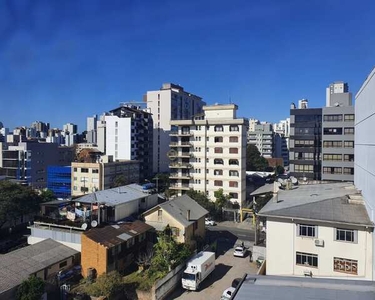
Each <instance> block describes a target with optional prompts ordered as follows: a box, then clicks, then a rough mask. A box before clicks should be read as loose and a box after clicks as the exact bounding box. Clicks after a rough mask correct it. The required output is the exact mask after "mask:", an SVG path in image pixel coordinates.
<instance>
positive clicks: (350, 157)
mask: <svg viewBox="0 0 375 300" xmlns="http://www.w3.org/2000/svg"><path fill="white" fill-rule="evenodd" d="M344 161H354V154H344Z"/></svg>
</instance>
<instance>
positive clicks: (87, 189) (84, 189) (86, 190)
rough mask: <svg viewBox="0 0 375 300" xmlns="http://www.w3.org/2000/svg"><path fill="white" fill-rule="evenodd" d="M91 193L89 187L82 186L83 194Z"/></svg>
mask: <svg viewBox="0 0 375 300" xmlns="http://www.w3.org/2000/svg"><path fill="white" fill-rule="evenodd" d="M88 191H89V188H88V187H84V186H81V192H84V193H87V192H88Z"/></svg>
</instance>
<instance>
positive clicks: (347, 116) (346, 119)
mask: <svg viewBox="0 0 375 300" xmlns="http://www.w3.org/2000/svg"><path fill="white" fill-rule="evenodd" d="M344 121H354V115H345V116H344Z"/></svg>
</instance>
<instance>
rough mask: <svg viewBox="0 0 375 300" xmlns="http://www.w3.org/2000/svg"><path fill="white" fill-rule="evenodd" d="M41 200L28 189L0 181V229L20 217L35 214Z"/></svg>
mask: <svg viewBox="0 0 375 300" xmlns="http://www.w3.org/2000/svg"><path fill="white" fill-rule="evenodd" d="M41 202H42V198H41V197H40V196H39V195H38V194H37V193H36V192H35V191H33V190H32V189H31V188H30V187H25V186H22V185H19V184H16V183H12V182H10V181H7V180H3V181H0V228H1V227H2V226H3V225H4V224H5V223H6V222H10V223H11V224H12V223H14V222H15V221H16V220H17V219H18V218H19V217H21V216H22V215H26V214H30V213H36V212H38V211H39V204H40V203H41Z"/></svg>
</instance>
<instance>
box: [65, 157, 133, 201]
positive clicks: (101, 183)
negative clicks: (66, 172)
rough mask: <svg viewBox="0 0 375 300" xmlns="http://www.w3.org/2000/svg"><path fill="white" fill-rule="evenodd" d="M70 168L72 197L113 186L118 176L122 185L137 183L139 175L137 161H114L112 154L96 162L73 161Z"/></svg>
mask: <svg viewBox="0 0 375 300" xmlns="http://www.w3.org/2000/svg"><path fill="white" fill-rule="evenodd" d="M71 168H72V170H71V186H72V196H73V197H75V196H81V195H85V194H88V193H92V192H95V191H101V190H106V189H109V188H113V187H114V179H115V178H116V177H118V176H121V179H122V181H123V182H122V184H123V185H127V184H131V183H138V182H139V176H140V163H139V161H136V160H123V161H120V160H118V161H114V160H113V157H112V156H102V158H101V159H100V160H99V161H98V162H73V163H72V165H71Z"/></svg>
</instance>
